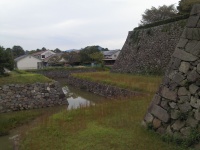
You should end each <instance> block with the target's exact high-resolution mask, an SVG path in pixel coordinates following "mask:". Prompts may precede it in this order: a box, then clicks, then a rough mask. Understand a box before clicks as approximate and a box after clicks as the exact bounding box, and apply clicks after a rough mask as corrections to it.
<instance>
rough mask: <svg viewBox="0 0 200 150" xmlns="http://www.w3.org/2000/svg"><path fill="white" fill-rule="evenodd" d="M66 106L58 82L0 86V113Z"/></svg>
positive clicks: (66, 102)
mask: <svg viewBox="0 0 200 150" xmlns="http://www.w3.org/2000/svg"><path fill="white" fill-rule="evenodd" d="M63 104H68V101H67V99H66V97H65V95H64V93H63V91H62V88H61V86H60V84H59V83H58V82H52V83H35V84H25V85H24V84H9V85H3V86H0V112H9V111H17V110H26V109H35V108H43V107H51V106H56V105H63Z"/></svg>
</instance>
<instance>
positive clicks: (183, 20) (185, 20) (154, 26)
mask: <svg viewBox="0 0 200 150" xmlns="http://www.w3.org/2000/svg"><path fill="white" fill-rule="evenodd" d="M187 20H188V19H182V20H178V21H174V22H169V23H166V24H161V25H157V26H153V27H146V28H141V29H136V30H138V31H139V30H147V29H152V28H159V27H163V26H165V25H169V24H175V23H178V22H181V21H187ZM134 31H135V29H133V30H132V31H129V32H134Z"/></svg>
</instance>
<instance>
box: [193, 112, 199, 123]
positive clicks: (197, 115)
mask: <svg viewBox="0 0 200 150" xmlns="http://www.w3.org/2000/svg"><path fill="white" fill-rule="evenodd" d="M194 118H195V119H196V120H198V121H199V120H200V112H199V111H198V110H196V111H195V113H194Z"/></svg>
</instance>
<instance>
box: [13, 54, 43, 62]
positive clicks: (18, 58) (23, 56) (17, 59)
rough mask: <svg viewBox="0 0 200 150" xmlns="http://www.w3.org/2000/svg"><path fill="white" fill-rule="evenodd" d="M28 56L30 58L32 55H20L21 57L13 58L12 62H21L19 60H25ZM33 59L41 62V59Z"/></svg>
mask: <svg viewBox="0 0 200 150" xmlns="http://www.w3.org/2000/svg"><path fill="white" fill-rule="evenodd" d="M28 56H32V55H22V56H19V57H17V58H15V59H14V61H19V60H21V59H23V58H25V57H28ZM32 57H34V56H32ZM34 58H36V59H38V60H41V59H39V58H37V57H34Z"/></svg>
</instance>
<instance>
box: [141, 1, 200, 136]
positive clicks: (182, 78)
mask: <svg viewBox="0 0 200 150" xmlns="http://www.w3.org/2000/svg"><path fill="white" fill-rule="evenodd" d="M144 123H145V124H146V125H148V124H151V125H152V127H153V128H154V129H155V130H156V131H157V132H160V133H167V134H170V135H172V136H174V137H184V138H187V137H188V136H189V135H190V133H191V131H192V130H195V131H197V132H198V133H199V128H200V4H199V5H195V6H194V7H193V9H192V11H191V16H190V18H189V19H188V22H187V25H186V27H185V29H184V31H183V33H182V35H181V38H180V40H179V42H178V44H177V46H176V48H175V51H174V53H173V54H172V57H171V60H170V63H169V65H168V68H167V71H166V73H165V77H164V79H163V82H162V84H161V85H160V88H159V91H158V92H157V93H156V94H155V96H154V98H153V100H152V103H151V104H150V106H149V109H148V111H147V113H146V115H145V118H144Z"/></svg>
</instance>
